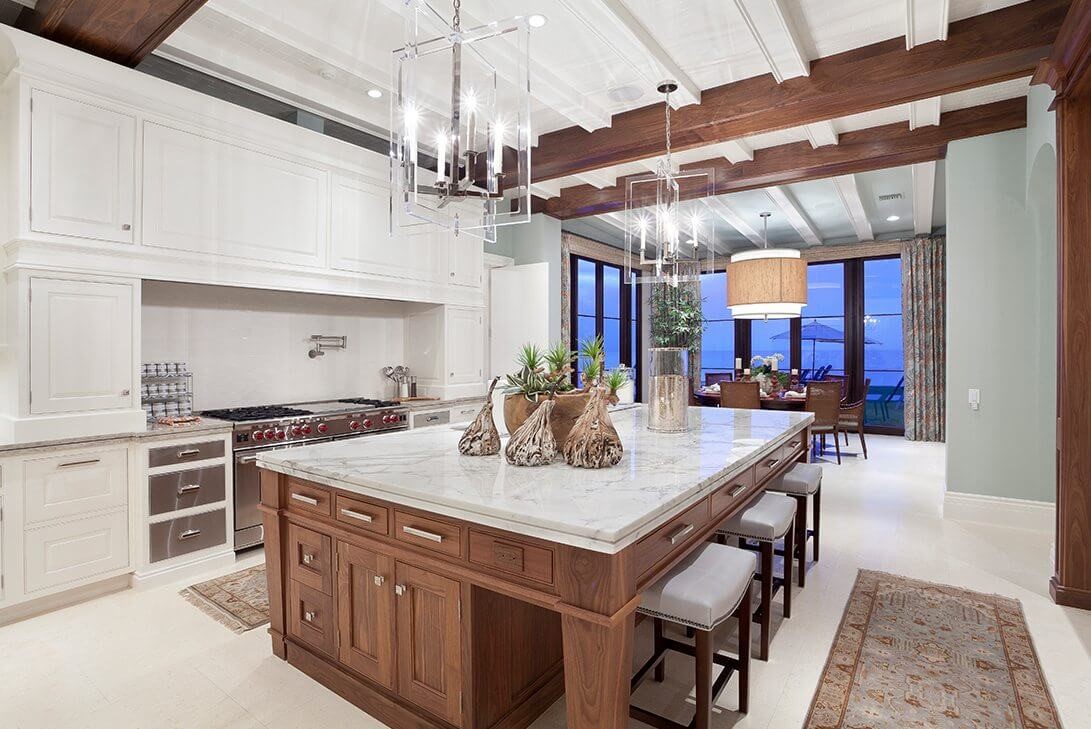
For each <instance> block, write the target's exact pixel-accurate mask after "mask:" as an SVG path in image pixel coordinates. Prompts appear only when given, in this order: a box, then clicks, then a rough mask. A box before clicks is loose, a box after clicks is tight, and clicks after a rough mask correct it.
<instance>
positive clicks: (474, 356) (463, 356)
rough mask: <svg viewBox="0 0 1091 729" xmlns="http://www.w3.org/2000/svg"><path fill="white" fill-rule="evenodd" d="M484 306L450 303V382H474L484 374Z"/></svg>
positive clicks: (481, 380)
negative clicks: (454, 304) (451, 304)
mask: <svg viewBox="0 0 1091 729" xmlns="http://www.w3.org/2000/svg"><path fill="white" fill-rule="evenodd" d="M484 316H485V310H484V309H477V308H474V307H462V306H449V307H447V384H448V385H472V384H475V383H478V382H483V381H484V378H485V373H484V366H485V363H484V360H485V323H484Z"/></svg>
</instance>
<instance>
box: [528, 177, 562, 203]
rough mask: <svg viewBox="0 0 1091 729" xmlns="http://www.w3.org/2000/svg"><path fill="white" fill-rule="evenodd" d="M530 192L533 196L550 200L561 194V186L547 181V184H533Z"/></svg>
mask: <svg viewBox="0 0 1091 729" xmlns="http://www.w3.org/2000/svg"><path fill="white" fill-rule="evenodd" d="M530 192H531V194H534V195H537V196H538V197H541V198H545V199H546V200H548V199H550V198H553V197H557V196H558V195H560V194H561V184H560V183H559V182H557V181H555V180H547V181H546V182H531V183H530Z"/></svg>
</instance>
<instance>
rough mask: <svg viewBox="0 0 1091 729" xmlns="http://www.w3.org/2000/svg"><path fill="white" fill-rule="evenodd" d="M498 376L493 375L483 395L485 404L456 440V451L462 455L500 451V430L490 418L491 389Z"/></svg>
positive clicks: (482, 454)
mask: <svg viewBox="0 0 1091 729" xmlns="http://www.w3.org/2000/svg"><path fill="white" fill-rule="evenodd" d="M499 381H500V378H499V377H494V378H493V381H492V383H491V384H490V385H489V392H488V394H486V395H485V404H484V405H482V406H481V411H480V412H478V414H477V417H475V418H474V419H473V422H472V423H470V425H469V427H468V428H466V431H465V432H464V433H463V434H462V437H461V438H459V440H458V452H459V453H461V454H462V455H464V456H494V455H496V454H497V453H499V452H500V431H498V430H497V429H496V423H495V422H494V421H493V419H492V391H493V388H495V387H496V383H497V382H499Z"/></svg>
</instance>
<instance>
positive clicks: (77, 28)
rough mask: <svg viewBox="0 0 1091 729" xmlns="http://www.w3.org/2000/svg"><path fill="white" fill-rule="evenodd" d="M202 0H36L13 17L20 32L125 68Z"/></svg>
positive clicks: (198, 5)
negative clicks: (23, 31) (15, 17)
mask: <svg viewBox="0 0 1091 729" xmlns="http://www.w3.org/2000/svg"><path fill="white" fill-rule="evenodd" d="M204 4H205V0H156V1H155V2H148V0H38V2H37V3H35V4H34V7H33V8H29V7H27V8H24V9H23V10H22V11H21V12H20V13H19V18H18V20H17V21H16V25H17V27H19V28H21V29H22V30H25V31H28V32H30V33H34V34H35V35H40V36H42V37H43V38H48V39H49V40H52V41H56V42H57V43H62V44H64V45H66V46H71V47H72V48H77V49H79V50H81V51H86V52H87V53H91V54H93V55H96V56H99V57H101V58H105V59H107V60H110V61H114V62H116V63H121V64H124V65H126V66H135V65H137V64H138V63H140V62H141V61H142V60H143V59H144V57H145V56H147V55H148V54H149V53H151V52H152V51H154V50H155V49H156V47H157V46H158V45H159V44H160V43H162V42H163V41H164V40H166V39H167V36H169V35H170V34H171V33H173V32H174V31H175V30H176V29H177V28H178V26H180V25H181V24H182V23H183V22H185V20H186V19H187V18H189V17H190V16H191V15H193V14H194V13H195V12H197V9H198V8H200V7H201V6H202V5H204Z"/></svg>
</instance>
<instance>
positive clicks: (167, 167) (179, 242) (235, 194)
mask: <svg viewBox="0 0 1091 729" xmlns="http://www.w3.org/2000/svg"><path fill="white" fill-rule="evenodd" d="M327 189H328V173H327V172H326V171H324V170H321V169H318V168H316V167H309V166H307V165H303V164H300V163H298V162H294V161H290V160H285V159H281V158H279V157H274V156H272V155H268V154H263V153H261V152H256V151H253V150H250V149H245V148H242V147H238V146H235V145H232V144H228V143H226V142H220V141H217V140H214V139H208V138H206V137H202V136H199V135H196V134H191V133H189V132H183V131H179V130H177V129H171V128H169V127H164V126H161V125H159V124H153V123H150V122H147V123H145V124H144V211H143V243H144V245H149V246H156V247H159V248H169V249H173V250H180V251H188V252H194V253H213V254H217V255H222V256H233V257H238V258H247V259H251V260H256V261H262V262H270V261H272V262H275V263H287V264H297V265H306V266H321V265H323V263H324V258H325V247H326V218H327V205H328V200H327V194H328V193H327Z"/></svg>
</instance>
